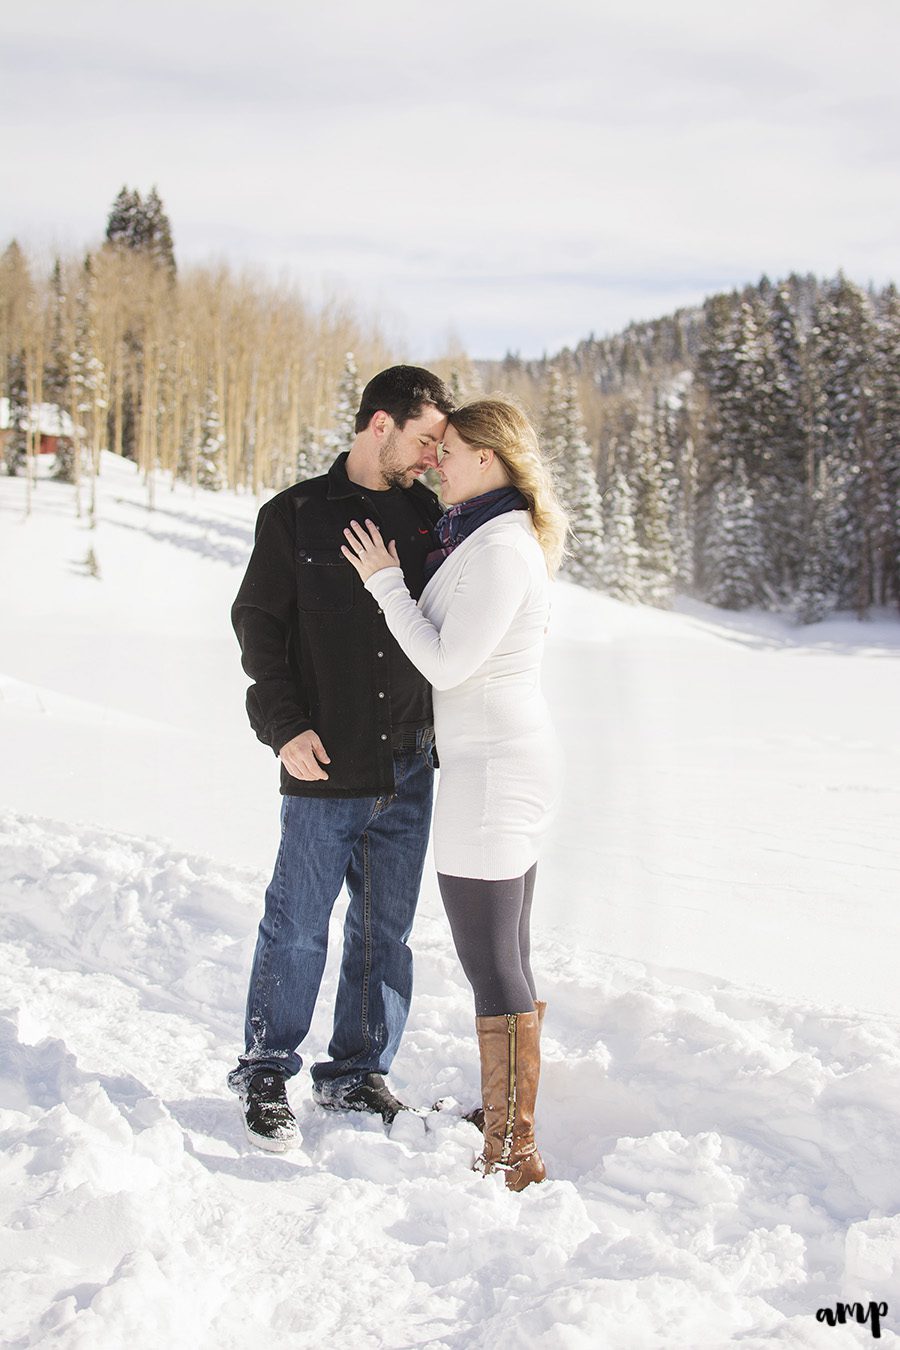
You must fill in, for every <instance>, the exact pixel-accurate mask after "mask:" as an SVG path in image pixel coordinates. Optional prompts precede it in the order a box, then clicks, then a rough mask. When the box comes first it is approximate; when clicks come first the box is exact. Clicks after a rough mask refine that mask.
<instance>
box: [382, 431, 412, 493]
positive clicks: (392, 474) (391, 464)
mask: <svg viewBox="0 0 900 1350" xmlns="http://www.w3.org/2000/svg"><path fill="white" fill-rule="evenodd" d="M399 439H400V434H399V432H398V431H397V428H396V427H394V429H393V431H391V433H390V435H389V436H388V438H387V440H386V441H385V443H384V445H383V446H382V447H381V449H380V450H379V452H378V468H379V470H380V472H381V477H382V479H383V480H384V485H385V487H388V488H407V487H409V485H410V483H411V482H412V474H411V473H410V467H409V466H406V467H404V468H401V467H400V465H399V464H397V463H396V459H397V442H398V441H399Z"/></svg>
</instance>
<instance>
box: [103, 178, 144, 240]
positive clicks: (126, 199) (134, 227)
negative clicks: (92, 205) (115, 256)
mask: <svg viewBox="0 0 900 1350" xmlns="http://www.w3.org/2000/svg"><path fill="white" fill-rule="evenodd" d="M141 234H142V226H141V198H140V193H138V192H133V191H132V190H131V189H130V188H128V187H123V188H122V189H121V190H120V191H119V194H118V196H117V197H116V199H115V201H114V202H113V204H112V206H111V208H110V212H109V217H108V219H107V222H106V239H107V243H109V244H112V245H121V246H123V247H125V248H139V247H140V239H141Z"/></svg>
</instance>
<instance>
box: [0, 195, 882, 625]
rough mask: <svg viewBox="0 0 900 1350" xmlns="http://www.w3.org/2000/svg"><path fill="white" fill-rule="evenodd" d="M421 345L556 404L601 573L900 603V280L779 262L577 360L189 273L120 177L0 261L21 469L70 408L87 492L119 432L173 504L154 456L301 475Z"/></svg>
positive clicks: (809, 607)
mask: <svg viewBox="0 0 900 1350" xmlns="http://www.w3.org/2000/svg"><path fill="white" fill-rule="evenodd" d="M403 359H410V360H416V361H423V360H427V361H429V364H431V365H432V366H433V368H434V369H436V370H437V371H438V373H440V374H442V375H443V376H444V377H445V378H446V379H447V380H448V381H449V382H450V384H451V387H452V388H453V389H454V390H455V392H456V393H457V395H458V397H459V398H460V399H464V398H466V397H470V396H473V395H478V394H480V393H483V392H497V393H501V394H505V395H507V396H511V397H513V398H515V399H517V400H518V401H519V402H520V403H521V404H522V405H523V406H524V407H525V408H526V410H527V411H528V412H529V413H530V414H531V415H532V416H533V417H534V418H535V420H536V421H537V423H538V425H539V427H540V429H541V432H542V440H543V445H544V447H545V450H546V451H547V453H548V454H549V455H550V456H551V457H552V459H553V462H554V465H555V468H556V472H557V477H558V482H559V488H560V493H561V496H562V498H563V501H564V503H565V505H566V507H567V509H568V510H569V513H570V516H571V520H572V526H573V535H572V544H571V553H570V557H569V559H568V561H567V564H566V570H567V573H568V575H569V576H570V578H571V579H572V580H575V581H577V582H579V583H580V584H582V585H586V586H589V587H592V588H596V589H601V590H603V591H605V592H607V593H608V594H609V595H611V596H613V597H614V598H616V599H621V600H626V601H629V602H633V603H646V604H651V605H654V606H657V607H662V608H665V607H668V606H669V605H670V604H671V603H672V600H673V598H674V596H675V594H676V593H682V594H688V595H692V596H695V597H697V598H699V599H701V600H704V601H706V602H708V603H711V604H714V605H717V606H721V607H723V608H727V609H745V608H748V607H751V606H755V607H760V608H764V609H772V610H779V611H782V612H785V613H790V614H793V615H795V616H796V618H798V619H799V620H800V621H802V622H814V621H816V620H818V619H821V618H823V617H825V616H826V615H827V614H829V613H830V612H832V611H833V610H836V609H842V610H851V611H854V612H855V613H857V614H858V615H860V616H864V615H865V614H867V613H868V612H869V611H870V609H871V608H872V607H873V606H878V607H880V606H895V605H897V604H898V603H900V296H898V292H897V289H896V287H895V286H894V285H890V286H887V287H885V288H884V289H883V290H881V291H876V290H874V289H871V288H870V289H868V290H864V289H862V288H861V287H859V286H858V285H856V284H854V283H853V282H852V281H850V280H848V279H847V278H846V277H845V276H843V275H838V276H837V277H834V278H831V279H828V280H818V279H816V278H815V277H812V276H806V277H800V276H796V275H795V276H790V277H788V278H787V279H786V280H784V281H782V282H777V283H773V282H770V281H769V280H768V279H766V278H763V279H762V280H761V281H760V282H759V283H758V284H757V285H754V286H748V287H747V288H746V289H745V290H743V291H740V292H738V291H735V292H731V293H729V294H718V295H714V296H711V297H709V298H708V299H707V301H706V302H705V303H704V305H703V306H702V307H701V308H698V309H693V310H683V311H679V312H677V313H676V314H674V315H671V316H668V317H663V318H660V319H658V320H656V321H655V322H652V323H641V324H634V325H632V326H630V327H629V328H628V329H626V331H625V332H623V333H621V334H618V335H616V336H613V337H606V338H602V339H600V338H596V337H593V336H592V337H589V338H587V339H586V340H585V341H583V342H581V343H579V344H578V345H577V346H576V347H575V348H574V349H566V350H564V351H562V352H560V353H558V354H557V355H555V356H547V357H544V358H543V359H541V360H538V361H526V360H522V359H520V358H519V357H517V356H515V355H509V356H507V357H506V358H505V359H504V360H503V361H502V362H493V363H491V362H478V361H474V360H473V359H471V358H470V357H469V356H467V355H466V354H464V353H462V352H458V351H457V352H452V353H445V354H444V355H442V356H440V357H439V358H436V359H435V358H433V357H432V358H430V357H428V355H427V354H422V353H413V354H410V353H406V352H401V351H397V350H393V349H392V347H391V344H390V343H389V342H388V341H387V340H386V339H385V338H384V336H383V335H381V334H380V333H379V332H378V331H377V330H376V329H375V328H374V327H373V325H372V324H371V323H370V322H369V321H367V320H366V319H365V317H364V316H362V315H359V314H356V313H354V312H353V311H352V309H350V308H349V307H348V306H347V305H345V304H338V303H334V304H332V305H326V306H325V307H324V308H322V309H321V310H318V311H316V310H314V309H312V308H311V307H310V306H309V305H308V304H307V303H306V302H304V301H303V300H302V299H301V298H300V296H299V295H298V294H293V293H291V292H290V291H285V290H284V289H283V288H276V287H273V286H271V285H270V284H268V283H263V282H261V281H259V280H258V279H253V278H249V277H247V276H235V275H233V274H232V273H231V272H230V271H229V270H228V269H227V268H225V267H220V268H218V269H213V268H195V269H193V270H192V271H191V272H190V273H188V274H187V275H181V274H180V273H179V271H178V269H177V267H176V262H175V253H174V245H173V240H172V231H171V227H170V224H169V221H168V217H167V216H166V214H165V210H164V207H163V204H162V201H161V199H160V197H159V194H158V192H157V191H156V189H155V188H154V189H152V190H151V192H150V193H148V194H147V196H146V197H143V198H142V197H141V195H140V193H139V192H137V191H134V190H131V189H128V188H123V189H122V191H121V192H120V193H119V195H118V197H117V198H116V200H115V202H114V203H113V206H112V209H111V211H110V214H109V218H108V221H107V227H106V235H105V239H104V241H103V243H102V245H100V246H99V247H98V248H96V249H95V250H93V251H92V252H89V253H87V254H86V255H85V256H84V257H83V258H81V259H69V260H59V259H57V260H56V262H55V263H54V265H53V267H52V270H51V271H50V273H49V275H48V276H46V277H45V276H42V275H41V274H40V273H39V271H38V269H37V268H36V266H35V265H34V264H33V263H31V262H30V261H29V259H28V258H27V257H26V255H25V253H24V252H23V250H22V248H21V247H20V246H19V244H18V243H17V242H16V241H13V242H12V243H11V244H10V245H9V246H8V247H7V249H6V251H5V252H4V254H3V255H2V259H0V374H2V378H3V388H2V391H0V393H2V395H3V396H4V397H5V399H6V400H7V403H6V409H7V413H6V422H7V430H6V432H5V433H4V432H2V431H0V436H3V437H4V458H5V464H6V469H7V472H8V473H10V474H16V473H19V472H25V473H26V475H29V476H31V475H32V473H33V465H34V462H35V459H36V455H37V449H38V447H37V446H36V444H35V441H36V436H35V433H34V431H33V430H31V429H30V428H33V425H34V421H35V419H34V418H33V417H30V416H29V409H30V408H33V407H34V406H35V405H42V404H50V405H56V406H57V407H59V408H60V409H62V410H64V411H65V412H66V414H67V416H68V417H70V418H71V423H72V425H73V427H74V433H73V436H72V438H71V443H70V444H63V445H62V447H61V449H60V451H59V453H58V456H57V469H56V471H57V474H58V475H59V476H61V477H64V478H65V479H67V480H68V481H74V482H75V483H76V485H77V486H78V487H79V488H80V485H81V480H82V478H83V477H85V476H87V478H88V479H90V478H91V476H92V475H95V474H96V472H97V471H98V468H99V463H100V458H99V456H100V451H101V450H102V449H103V448H109V449H111V450H113V451H115V452H117V453H119V454H122V455H124V456H126V457H129V458H133V459H135V460H136V461H137V462H138V464H139V465H140V467H141V468H142V470H143V471H144V472H145V474H146V477H147V482H148V489H149V491H150V494H151V500H152V493H153V485H154V481H155V470H156V468H157V467H159V468H162V469H164V470H168V471H169V472H170V473H172V474H173V475H175V476H177V477H181V478H184V479H186V480H188V481H190V482H192V483H193V484H194V485H197V486H201V487H205V488H210V489H217V488H222V487H225V486H229V487H238V488H241V487H246V488H248V489H251V490H252V491H254V492H256V493H259V492H260V491H264V490H267V489H278V488H281V487H283V486H285V485H286V484H288V483H290V482H293V481H294V480H295V479H297V478H302V477H305V476H308V475H310V474H314V473H318V472H321V471H322V469H323V468H324V467H325V466H327V464H328V463H330V462H331V460H332V459H333V457H334V455H335V454H336V453H337V452H338V451H339V450H340V449H341V448H343V447H344V446H346V445H347V444H348V442H349V439H350V437H351V436H352V426H353V414H354V411H355V408H356V405H357V399H358V396H359V391H360V388H361V385H362V383H363V382H364V379H366V378H368V376H369V374H370V373H371V372H373V371H374V370H376V369H378V368H379V367H381V366H383V365H386V364H389V363H390V362H392V361H396V360H403ZM94 497H95V494H94V492H93V491H92V492H91V498H90V501H91V503H93V501H94ZM78 502H79V510H80V509H81V496H80V493H79V495H78ZM88 509H90V508H88Z"/></svg>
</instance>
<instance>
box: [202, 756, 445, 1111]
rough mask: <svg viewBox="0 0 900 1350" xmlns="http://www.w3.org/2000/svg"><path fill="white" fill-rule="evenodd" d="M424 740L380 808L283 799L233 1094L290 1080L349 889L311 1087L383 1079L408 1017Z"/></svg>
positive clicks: (420, 858)
mask: <svg viewBox="0 0 900 1350" xmlns="http://www.w3.org/2000/svg"><path fill="white" fill-rule="evenodd" d="M431 741H432V734H431V732H430V731H429V732H424V731H423V732H419V734H418V746H417V748H416V749H415V750H409V751H405V750H404V751H401V752H399V753H397V754H395V756H394V777H395V790H394V792H393V793H391V794H390V795H389V796H384V797H284V798H283V799H282V806H281V846H280V848H279V850H278V857H277V859H276V861H275V871H274V873H273V876H272V880H271V882H270V884H269V887H268V890H267V891H266V908H265V914H264V916H263V919H262V922H261V923H260V925H259V936H258V938H257V942H256V954H255V956H254V958H253V970H252V972H251V975H250V990H249V993H248V996H247V1016H246V1022H245V1028H244V1036H245V1046H246V1053H245V1054H243V1055H241V1056H240V1058H239V1061H238V1067H237V1068H236V1069H233V1070H232V1071H231V1073H230V1074H229V1075H228V1085H229V1087H231V1088H232V1089H233V1090H234V1091H235V1092H240V1091H241V1090H242V1089H243V1088H244V1086H245V1084H246V1083H247V1081H248V1080H249V1078H250V1077H251V1075H252V1074H254V1073H256V1071H257V1070H258V1069H274V1070H277V1071H278V1072H279V1073H283V1074H285V1075H287V1076H288V1077H290V1076H291V1075H293V1074H295V1073H297V1072H298V1071H299V1069H300V1067H301V1065H302V1060H301V1058H300V1056H299V1055H298V1054H297V1047H298V1046H299V1045H300V1043H301V1042H302V1041H303V1039H304V1037H305V1036H306V1034H307V1032H308V1031H309V1024H310V1022H311V1021H312V1015H313V1009H314V1008H315V1004H316V998H317V997H318V993H319V986H320V985H321V982H322V972H323V971H324V969H325V956H326V952H327V947H328V923H329V920H330V918H331V912H332V910H333V909H334V904H335V901H336V900H337V897H338V895H339V894H340V890H341V887H342V885H343V884H344V881H345V880H346V883H347V891H348V893H349V896H350V905H349V908H348V910H347V916H346V919H345V920H344V954H343V960H342V962H341V973H340V978H339V981H338V990H337V998H336V999H335V1005H334V1030H333V1033H332V1037H331V1043H330V1045H329V1047H328V1054H329V1055H330V1056H331V1058H330V1060H328V1061H327V1062H325V1063H323V1064H314V1065H313V1067H312V1077H313V1079H314V1080H315V1081H316V1082H317V1083H318V1082H322V1081H323V1080H326V1079H327V1080H330V1081H338V1080H340V1082H341V1083H342V1084H344V1083H346V1084H348V1085H349V1084H353V1083H356V1082H361V1081H362V1079H363V1078H364V1076H365V1075H366V1074H367V1073H387V1071H388V1069H389V1068H390V1066H391V1063H392V1061H393V1058H394V1055H395V1054H396V1053H397V1047H398V1046H399V1044H400V1038H401V1036H402V1035H403V1028H404V1027H405V1025H406V1019H407V1016H408V1014H409V1004H410V998H411V996H412V952H411V951H410V949H409V947H408V946H407V939H408V938H409V935H410V932H411V930H412V924H413V917H414V915H415V912H416V904H417V902H418V899H419V887H420V885H421V882H422V870H423V867H424V863H425V849H426V847H427V844H428V834H429V830H430V827H431V808H432V796H433V789H434V769H433V767H432V762H431Z"/></svg>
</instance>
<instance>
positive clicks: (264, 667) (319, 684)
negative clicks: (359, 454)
mask: <svg viewBox="0 0 900 1350" xmlns="http://www.w3.org/2000/svg"><path fill="white" fill-rule="evenodd" d="M346 460H347V456H346V454H342V455H339V456H338V458H337V459H336V460H335V462H334V464H332V466H331V468H330V469H329V471H328V473H327V474H323V475H322V476H321V477H320V478H311V479H309V480H308V481H307V482H305V483H297V484H295V485H294V486H293V487H290V488H288V489H287V491H285V492H281V493H279V494H278V496H277V497H273V498H272V500H271V501H270V502H267V503H266V505H265V506H264V507H263V508H262V510H261V511H260V513H259V516H258V518H257V522H256V542H255V544H254V548H253V553H252V555H251V557H250V562H249V564H248V567H247V572H246V575H245V577H244V580H243V582H242V584H241V588H240V590H239V591H238V595H237V599H236V600H235V602H234V606H233V607H232V611H231V621H232V623H233V625H234V630H235V632H236V633H237V637H238V641H239V642H240V644H241V653H242V664H243V667H244V670H245V671H246V672H247V674H248V675H249V676H250V678H251V679H252V680H253V684H252V685H251V686H250V688H249V689H248V691H247V713H248V715H249V717H250V725H251V726H252V727H253V730H254V731H255V732H256V734H257V736H258V737H259V739H260V740H261V741H263V742H264V743H265V744H266V745H269V746H271V747H272V749H273V751H274V752H275V754H276V755H277V754H278V752H279V751H280V749H281V747H282V746H283V745H285V744H286V743H287V742H288V741H289V740H291V739H292V738H293V737H294V736H299V735H300V733H301V732H303V731H309V730H310V728H312V729H313V730H314V731H316V732H317V733H318V735H319V737H320V738H321V741H322V744H323V745H324V746H325V749H326V752H327V753H328V755H329V756H330V757H331V763H330V764H327V765H325V772H326V773H327V774H328V780H327V782H305V781H302V780H301V779H298V778H293V777H291V775H290V774H289V773H288V772H287V770H286V769H285V768H284V765H282V768H281V791H282V792H283V793H286V794H288V795H291V796H298V797H377V796H383V795H384V794H386V793H389V792H392V791H393V790H394V762H393V753H392V750H391V714H390V707H391V699H390V692H391V691H390V665H391V661H390V659H389V645H390V644H391V643H393V642H394V639H393V637H392V636H391V634H390V632H389V631H388V628H387V625H386V623H385V621H384V616H383V614H382V613H381V610H380V609H379V608H378V606H377V605H376V604H375V601H374V600H373V599H372V597H371V596H370V595H369V594H368V593H367V592H366V590H365V588H364V587H363V584H362V582H361V581H360V579H359V577H358V576H357V574H356V572H355V570H354V569H353V567H352V566H351V565H350V563H349V562H347V560H346V558H344V556H343V554H342V553H341V545H342V544H344V543H345V542H346V540H345V539H344V529H345V528H346V526H347V525H349V524H350V522H351V521H353V520H359V521H363V520H365V519H366V518H370V519H373V520H375V521H376V523H377V524H379V525H380V524H381V523H382V522H381V521H380V520H379V519H378V511H377V507H376V506H375V505H374V504H373V497H372V496H370V495H369V494H367V493H365V491H364V489H362V488H360V487H358V486H357V485H356V484H355V483H351V482H350V480H349V479H348V477H347V473H346V468H345V464H346ZM374 495H375V499H376V500H377V495H378V494H374ZM402 498H403V501H404V502H405V503H406V505H407V507H408V515H409V529H408V532H407V533H406V534H405V535H404V534H403V533H401V532H395V531H392V535H393V536H394V537H396V542H397V551H398V553H399V556H400V562H401V565H403V566H404V571H406V569H407V567H410V566H412V567H413V568H415V570H417V571H418V573H419V574H420V575H421V569H422V563H423V560H424V555H425V553H426V552H428V550H429V549H430V548H432V547H433V543H432V537H431V529H432V526H433V525H434V523H435V521H436V520H437V518H438V517H439V515H440V514H441V508H440V506H439V505H438V500H437V497H436V496H435V495H434V493H433V492H430V491H429V489H428V488H426V487H424V486H423V485H422V484H421V483H418V482H413V484H412V485H411V486H410V487H409V488H406V489H403V490H402ZM401 659H403V660H405V658H401ZM419 678H423V677H419Z"/></svg>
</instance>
